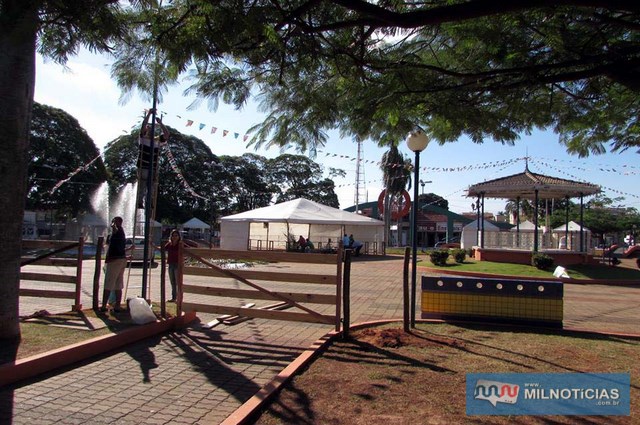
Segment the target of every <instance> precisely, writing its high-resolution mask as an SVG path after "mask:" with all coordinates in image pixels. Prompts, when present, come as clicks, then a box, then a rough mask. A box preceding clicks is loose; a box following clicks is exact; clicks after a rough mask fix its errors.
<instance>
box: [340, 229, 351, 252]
mask: <svg viewBox="0 0 640 425" xmlns="http://www.w3.org/2000/svg"><path fill="white" fill-rule="evenodd" d="M342 247H343V248H344V249H347V248H350V247H351V240H350V239H349V235H347V234H346V233H345V234H344V236H343V237H342Z"/></svg>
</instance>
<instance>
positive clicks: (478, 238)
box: [476, 195, 480, 246]
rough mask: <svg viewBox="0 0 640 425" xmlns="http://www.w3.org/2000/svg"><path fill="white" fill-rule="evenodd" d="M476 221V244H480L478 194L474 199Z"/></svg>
mask: <svg viewBox="0 0 640 425" xmlns="http://www.w3.org/2000/svg"><path fill="white" fill-rule="evenodd" d="M476 223H477V225H476V239H477V244H478V246H480V195H478V198H477V199H476Z"/></svg>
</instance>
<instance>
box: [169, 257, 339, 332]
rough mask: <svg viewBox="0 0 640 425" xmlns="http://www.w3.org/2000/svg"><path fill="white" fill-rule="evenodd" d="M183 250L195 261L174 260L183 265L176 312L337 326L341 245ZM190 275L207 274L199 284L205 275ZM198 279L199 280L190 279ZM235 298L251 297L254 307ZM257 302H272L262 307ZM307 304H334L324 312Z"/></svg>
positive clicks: (337, 327) (245, 298) (249, 298)
mask: <svg viewBox="0 0 640 425" xmlns="http://www.w3.org/2000/svg"><path fill="white" fill-rule="evenodd" d="M183 254H184V257H190V258H191V259H192V260H194V261H192V262H190V263H189V265H184V261H180V262H179V264H181V265H183V266H182V273H178V275H179V276H180V277H181V278H180V277H179V280H181V281H182V282H179V284H180V285H181V286H182V290H181V291H179V296H178V307H179V308H178V313H179V314H180V312H181V311H186V312H189V311H196V312H203V313H216V314H223V315H236V316H241V317H251V318H263V319H275V320H287V321H299V322H312V323H327V324H332V325H334V326H335V329H336V330H337V331H339V330H340V305H341V299H342V297H341V291H342V249H339V250H338V252H337V253H336V254H316V253H294V252H274V251H227V250H219V249H202V248H187V247H185V248H184V249H183ZM180 257H181V258H182V255H181V256H180ZM220 261H222V262H224V264H222V263H220ZM287 264H288V265H287ZM232 265H233V266H232ZM189 276H194V277H195V276H200V277H203V276H204V277H210V278H211V279H206V283H204V279H195V278H194V279H189ZM197 280H200V283H195V282H196V281H197ZM191 281H193V282H194V283H191ZM307 288H308V289H307ZM238 299H242V300H243V301H247V300H252V301H256V303H254V304H255V308H249V307H248V306H246V304H245V305H244V306H242V305H240V306H239V305H238ZM260 302H263V303H271V305H269V306H262V307H261V306H259V305H258V303H260ZM274 302H276V304H273V303H274ZM234 304H235V305H234ZM307 304H319V305H331V306H332V307H334V308H331V309H330V314H328V313H327V312H326V311H325V312H319V311H317V310H318V308H319V307H317V306H316V307H314V309H312V308H310V307H309V306H307ZM276 307H277V308H276ZM290 309H291V310H294V309H295V311H285V310H290ZM325 310H327V309H326V308H325Z"/></svg>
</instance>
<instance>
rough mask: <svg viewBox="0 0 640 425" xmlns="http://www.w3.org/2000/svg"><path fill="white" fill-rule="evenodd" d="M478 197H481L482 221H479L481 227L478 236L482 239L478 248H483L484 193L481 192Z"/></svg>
mask: <svg viewBox="0 0 640 425" xmlns="http://www.w3.org/2000/svg"><path fill="white" fill-rule="evenodd" d="M480 195H481V196H482V220H480V223H481V225H482V230H481V231H480V236H481V237H482V239H481V243H480V248H484V192H482V193H481V194H480Z"/></svg>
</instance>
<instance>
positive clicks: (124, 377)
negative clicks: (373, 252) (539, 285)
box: [0, 257, 640, 424]
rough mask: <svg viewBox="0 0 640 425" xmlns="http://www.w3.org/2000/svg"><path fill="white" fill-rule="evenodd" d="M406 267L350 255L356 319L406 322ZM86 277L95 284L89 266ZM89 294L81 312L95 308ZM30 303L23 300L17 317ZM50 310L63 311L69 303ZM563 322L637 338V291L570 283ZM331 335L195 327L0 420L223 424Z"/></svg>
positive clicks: (300, 329)
mask: <svg viewBox="0 0 640 425" xmlns="http://www.w3.org/2000/svg"><path fill="white" fill-rule="evenodd" d="M280 266H281V267H290V268H292V270H293V269H294V268H295V267H296V265H295V264H286V265H285V264H283V265H280ZM402 267H403V261H402V259H401V258H398V257H395V258H394V257H387V258H385V259H380V258H376V259H371V260H367V259H366V258H359V259H356V261H355V262H354V263H353V265H352V291H351V294H352V295H351V322H352V323H358V322H364V321H370V320H379V319H390V318H401V317H402ZM84 272H85V274H86V275H87V280H86V282H91V281H92V278H93V269H92V268H91V269H90V268H89V267H85V271H84ZM135 273H138V274H139V273H140V271H139V270H138V271H136V270H135V269H134V270H133V271H132V274H133V275H134V276H135ZM153 276H154V275H153V274H152V282H154V283H153V285H154V287H153V288H154V289H153V290H154V291H157V290H158V288H157V282H155V280H154V279H155V278H154V277H153ZM155 276H157V271H155ZM87 288H90V285H87ZM138 291H139V290H138ZM83 292H85V291H83ZM155 293H156V294H158V292H155ZM87 295H88V293H87V292H85V293H84V295H83V297H85V300H84V301H83V303H85V308H87V307H89V306H90V305H91V304H90V301H89V300H88V299H87V298H86V297H87ZM152 297H153V298H154V299H155V298H156V296H154V295H153V293H152ZM67 304H68V303H67ZM33 307H34V306H33V305H29V304H27V303H26V302H25V304H24V305H21V308H22V313H23V314H29V310H28V309H29V308H33ZM40 308H45V307H40ZM47 308H50V309H51V310H50V312H55V311H56V310H55V309H56V308H61V309H62V310H61V311H67V310H68V305H67V306H66V307H65V306H64V302H63V304H62V307H56V306H55V305H53V304H51V305H50V306H49V307H47ZM212 319H213V316H206V315H204V316H202V317H201V318H200V320H201V322H203V323H206V322H208V321H209V320H212ZM565 325H566V326H568V327H572V328H581V329H586V330H595V331H612V332H620V333H640V289H639V288H620V287H609V286H602V285H593V286H591V285H589V286H586V285H567V286H566V289H565ZM331 330H332V327H330V326H327V325H317V324H307V323H290V322H280V321H269V320H262V319H253V320H249V321H246V322H243V323H240V324H237V325H234V326H225V325H219V326H217V327H215V328H213V329H209V330H207V329H204V328H202V327H201V326H200V325H199V324H198V323H196V324H193V325H191V326H190V327H189V328H188V329H186V330H185V331H184V332H182V333H174V334H170V335H165V336H159V337H154V338H150V339H147V340H145V341H141V342H139V343H136V344H133V345H131V346H129V347H127V349H125V350H119V351H115V352H113V353H109V354H106V355H103V356H101V357H98V358H93V359H91V360H89V361H87V362H85V363H82V364H78V365H74V366H73V367H69V368H67V369H64V370H57V371H55V372H52V373H50V374H48V375H45V376H39V377H37V378H36V379H34V380H32V381H29V382H23V383H20V384H18V385H14V386H11V387H9V388H5V389H2V390H0V423H14V424H55V423H62V424H140V423H145V424H169V423H170V424H219V423H221V422H222V421H224V420H225V419H226V418H227V417H228V416H229V415H230V414H231V413H233V412H234V411H235V410H236V409H238V408H239V407H240V406H241V405H242V404H243V403H244V402H245V401H247V400H248V399H249V398H251V396H253V395H254V394H255V393H256V392H257V391H258V390H259V389H260V388H261V387H262V386H263V385H265V384H266V383H267V382H269V381H270V380H271V379H272V378H273V377H274V376H275V375H276V374H278V373H279V372H281V371H282V369H284V368H285V367H286V366H287V365H288V364H290V363H291V362H292V361H293V360H294V359H295V358H296V357H297V356H298V355H299V354H300V353H301V352H302V351H304V350H305V349H307V348H308V347H310V346H311V345H312V344H313V343H314V342H315V341H316V340H317V339H318V338H320V337H321V336H323V335H324V334H326V333H327V332H330V331H331Z"/></svg>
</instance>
